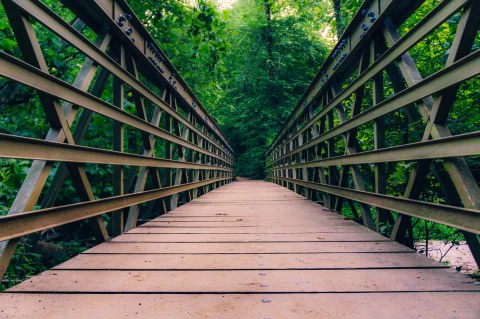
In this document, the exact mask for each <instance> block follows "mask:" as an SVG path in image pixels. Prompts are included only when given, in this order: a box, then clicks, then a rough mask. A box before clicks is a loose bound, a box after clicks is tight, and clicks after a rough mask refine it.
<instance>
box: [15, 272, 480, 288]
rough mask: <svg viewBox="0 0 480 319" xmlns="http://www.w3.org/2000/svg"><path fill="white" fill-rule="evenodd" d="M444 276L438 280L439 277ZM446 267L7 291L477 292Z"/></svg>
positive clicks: (167, 277) (96, 279)
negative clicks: (446, 269)
mask: <svg viewBox="0 0 480 319" xmlns="http://www.w3.org/2000/svg"><path fill="white" fill-rule="evenodd" d="M439 278H442V280H439ZM472 283H473V280H472V279H471V278H467V277H465V276H463V275H461V274H454V273H450V272H447V271H445V270H444V269H375V270H262V271H258V270H242V271H239V270H235V271H228V270H215V271H190V270H185V271H168V270H167V271H142V270H128V271H122V270H107V271H98V270H96V271H95V270H94V271H88V270H50V271H45V272H43V273H41V274H39V275H37V276H35V277H33V278H31V279H29V280H27V281H24V282H22V283H20V284H19V285H17V286H15V287H13V288H11V289H9V292H14V291H26V292H96V293H99V292H101V293H108V292H116V293H117V292H123V293H125V292H128V293H134V292H135V293H142V292H149V293H188V292H189V293H214V292H215V293H218V292H222V293H223V292H225V293H227V292H228V293H237V292H241V293H247V292H248V293H258V292H264V293H268V292H276V293H278V292H282V293H285V292H309V293H311V292H322V293H342V292H357V293H359V292H381V291H387V292H400V291H404V292H410V291H474V290H475V291H479V292H480V287H479V286H478V285H473V284H472Z"/></svg>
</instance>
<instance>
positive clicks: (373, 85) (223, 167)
mask: <svg viewBox="0 0 480 319" xmlns="http://www.w3.org/2000/svg"><path fill="white" fill-rule="evenodd" d="M1 2H2V5H3V9H4V11H5V13H6V15H7V18H8V20H9V22H10V26H11V29H12V32H13V34H14V36H15V39H16V41H17V44H18V50H19V56H15V55H14V54H11V53H7V52H5V51H1V52H0V76H1V80H2V81H4V82H2V83H3V84H5V86H4V87H7V88H9V89H10V90H12V92H13V91H18V90H22V89H28V90H29V91H30V92H34V93H35V98H36V99H37V100H36V101H37V104H38V105H39V107H41V108H42V109H43V111H44V114H45V121H46V123H47V124H48V126H49V131H48V132H47V133H46V134H44V135H42V136H40V135H39V136H32V135H28V137H26V136H17V135H11V134H3V133H1V134H0V158H6V159H14V160H29V161H31V166H30V169H29V172H28V174H27V176H26V177H25V180H24V181H23V184H22V186H21V187H20V188H19V189H18V194H17V197H16V199H15V201H14V202H13V204H12V205H11V207H9V212H8V214H7V215H6V216H2V217H0V241H1V246H0V253H1V259H0V262H1V263H0V274H2V275H3V274H4V273H5V271H6V270H7V267H8V265H9V263H10V260H11V258H12V256H13V255H14V253H15V250H16V248H17V247H18V246H19V245H22V240H23V239H22V238H25V237H26V236H29V235H31V234H35V233H38V232H42V231H47V230H49V229H52V228H56V229H63V230H64V231H72V230H73V229H81V230H82V231H83V232H85V233H86V235H88V236H91V237H94V238H95V239H96V240H97V241H98V242H99V244H98V245H97V246H95V247H93V248H91V249H89V250H87V251H85V252H83V253H82V254H80V255H78V256H77V257H74V258H72V259H71V260H68V261H66V262H64V263H62V264H60V265H58V266H56V267H54V268H52V269H50V270H48V271H45V272H43V273H41V274H39V275H37V276H34V277H32V278H29V279H27V280H25V281H24V282H22V283H20V284H18V285H16V286H14V287H12V288H10V289H8V290H7V291H5V292H4V293H2V294H1V295H0V318H48V319H53V318H136V317H139V318H153V317H160V318H196V317H204V318H212V317H215V318H245V317H253V318H412V317H423V318H479V316H480V303H479V302H478V301H479V300H480V299H479V297H480V286H479V285H478V284H475V279H474V278H472V277H467V276H463V275H462V274H459V273H453V272H451V271H449V270H448V267H447V266H445V265H443V264H440V263H436V262H433V261H431V260H429V259H426V258H425V257H423V256H420V255H418V254H416V253H414V251H413V250H412V249H410V248H408V247H407V246H405V245H403V244H407V245H411V243H412V240H413V231H412V229H413V221H414V220H417V221H418V220H427V221H429V222H435V223H439V224H443V225H447V226H450V227H453V228H455V229H457V230H458V232H460V233H461V234H462V235H463V237H464V238H465V240H466V242H467V243H468V245H469V247H470V250H471V251H472V254H473V256H474V258H475V259H476V261H477V264H478V263H479V262H480V244H479V240H478V234H480V215H479V214H480V189H479V186H478V185H479V181H478V176H477V175H478V172H475V170H472V169H471V167H470V166H469V163H470V159H471V158H472V157H475V156H477V157H478V155H479V154H480V143H479V137H480V135H479V134H480V131H479V128H478V127H474V128H473V129H472V130H471V131H468V132H464V131H458V130H456V127H455V122H452V121H449V119H450V115H451V114H452V110H455V108H456V107H458V104H459V103H460V104H461V106H462V103H467V102H466V101H460V102H459V101H458V99H457V95H458V92H459V91H461V90H462V88H464V87H465V86H468V87H469V88H470V89H473V90H479V86H478V76H479V74H480V50H478V47H479V43H478V42H479V39H478V30H479V25H480V19H478V16H479V15H480V2H479V1H477V0H455V1H449V0H445V1H439V2H438V3H437V4H436V5H433V4H432V3H430V2H429V1H423V0H409V1H405V0H402V1H400V0H367V1H365V3H364V4H363V5H362V8H361V10H360V11H359V12H358V13H357V15H356V16H355V18H354V19H353V21H352V23H351V25H350V26H349V27H348V28H347V29H346V31H345V33H344V34H343V36H342V37H341V39H340V40H339V42H338V44H337V45H336V46H335V48H334V50H333V51H332V53H331V54H330V56H329V57H328V59H327V60H326V62H325V63H324V65H323V66H322V68H321V69H320V71H319V72H318V74H317V76H316V77H315V79H314V80H313V82H312V84H311V85H310V86H309V88H308V89H307V91H306V92H305V94H304V95H303V97H302V98H301V100H300V101H299V103H298V105H297V106H296V107H295V109H294V111H293V112H292V114H291V116H290V117H289V118H288V120H287V122H286V123H285V125H284V127H283V128H282V129H281V130H280V132H279V133H278V135H277V136H276V138H275V139H274V141H273V143H272V144H271V146H270V148H269V149H268V151H267V152H266V154H265V156H266V172H267V180H268V181H251V180H244V179H241V178H237V179H236V180H235V178H234V165H235V153H234V151H233V149H232V148H231V146H230V145H229V144H228V142H227V140H226V139H225V137H224V134H223V133H222V131H221V130H220V129H219V127H218V125H217V124H216V122H215V120H214V119H213V118H211V117H210V116H209V114H208V113H207V112H206V110H205V109H204V107H203V106H202V105H201V103H200V102H199V101H198V99H197V98H196V97H195V96H194V94H193V93H192V91H191V90H190V88H189V87H188V86H187V84H186V83H185V82H184V80H183V79H182V78H181V76H180V75H179V74H178V73H177V71H176V70H175V68H174V66H173V65H172V64H171V63H170V62H169V60H168V59H167V58H166V57H165V55H164V54H163V52H162V51H161V50H160V48H159V47H158V45H157V44H156V42H155V41H154V39H153V38H152V37H151V36H150V35H149V33H148V32H147V30H146V29H145V28H144V26H143V25H142V24H141V22H140V21H139V20H138V18H137V17H136V16H135V15H134V13H133V12H132V11H131V9H130V8H129V7H128V5H127V3H126V2H125V1H124V0H95V1H94V0H89V1H61V3H62V4H63V6H52V7H48V6H47V5H45V4H44V3H43V2H41V1H38V0H2V1H1ZM413 14H416V15H420V16H421V17H422V19H421V21H420V22H416V23H415V24H414V25H412V24H411V21H410V20H409V18H410V17H411V16H412V15H413ZM452 19H454V20H455V21H456V22H455V26H456V27H455V28H452V29H451V39H452V43H451V45H450V47H449V49H448V52H446V53H445V55H444V59H442V61H443V62H442V63H443V67H442V68H440V69H438V70H436V69H434V70H429V72H430V74H423V73H422V70H421V69H419V68H418V66H417V64H416V62H417V61H415V59H414V58H413V57H412V56H411V55H410V51H412V52H414V51H415V48H416V45H417V44H418V43H420V42H421V41H425V40H426V39H430V41H431V37H432V36H435V34H436V33H435V32H437V31H438V29H439V28H443V27H444V24H445V23H447V21H448V22H449V23H450V21H451V20H452ZM39 30H42V32H46V34H48V36H49V37H52V38H54V37H56V38H59V39H60V40H61V41H62V43H63V51H62V52H58V55H59V58H67V57H70V56H75V57H76V59H81V60H82V61H81V63H74V64H75V65H73V66H71V67H72V70H70V71H71V74H73V75H75V78H74V79H73V80H68V79H64V78H61V77H58V76H57V75H56V74H55V72H52V73H50V72H51V68H50V66H49V64H48V60H46V59H45V57H44V54H43V51H42V50H43V49H44V45H43V43H42V39H45V36H42V37H38V35H37V33H38V32H39ZM442 30H443V29H442ZM47 38H48V37H47ZM447 53H448V54H447ZM468 103H472V102H468ZM463 107H466V104H463ZM477 112H478V110H477ZM399 114H403V115H402V117H401V118H402V119H403V120H404V121H405V122H406V123H405V125H406V127H407V128H408V129H407V130H406V133H405V134H406V137H407V138H405V136H404V138H403V139H401V140H400V141H398V140H395V138H393V137H392V136H394V135H392V132H391V129H392V128H391V127H390V126H389V125H388V123H393V122H395V120H396V119H397V120H398V116H399ZM95 121H97V122H98V121H100V122H101V123H103V125H104V127H109V128H110V131H109V132H108V134H106V132H98V131H92V127H93V128H94V127H95V126H94V125H92V123H94V122H95ZM102 121H103V122H102ZM452 123H453V124H452ZM372 128H373V130H371V129H372ZM366 129H370V131H373V136H366V135H365V134H363V133H364V131H365V130H366ZM412 132H413V133H415V134H413V133H412ZM32 134H33V133H32ZM102 134H104V135H102ZM105 140H107V141H109V143H110V144H111V145H108V146H105V142H104V141H105ZM98 141H103V144H102V143H98ZM96 143H97V144H96ZM405 163H408V165H406V164H405ZM397 165H406V166H407V167H409V168H410V169H407V170H406V175H407V176H405V179H406V183H405V187H404V189H401V191H400V190H399V189H396V191H395V192H393V191H392V185H391V183H390V182H389V176H390V175H391V174H392V168H394V167H395V166H397ZM93 168H95V170H94V169H93ZM92 172H101V174H95V173H92ZM475 174H477V175H475ZM107 178H108V179H109V180H111V181H112V190H111V191H105V192H100V191H99V189H101V185H102V180H103V179H107ZM234 180H235V181H234ZM427 181H428V183H431V182H432V181H435V183H436V185H437V186H438V187H439V188H440V189H441V191H442V192H443V195H441V196H440V195H439V196H437V197H435V196H430V197H428V196H425V192H426V189H427ZM65 183H68V185H71V187H73V188H74V189H75V192H76V195H77V199H76V200H75V201H73V202H65V198H64V197H63V196H61V195H62V193H63V192H64V185H65ZM282 186H283V187H282ZM347 211H348V212H349V215H348V217H347V216H345V215H342V214H341V213H345V212H347ZM362 224H363V225H362ZM384 229H390V231H389V232H388V233H385V231H384ZM380 232H381V233H382V234H380ZM385 235H388V237H387V236H385ZM477 283H478V282H477Z"/></svg>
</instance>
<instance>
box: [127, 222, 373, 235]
mask: <svg viewBox="0 0 480 319" xmlns="http://www.w3.org/2000/svg"><path fill="white" fill-rule="evenodd" d="M150 225H151V224H150ZM147 231H149V232H151V233H155V232H159V233H162V234H175V233H177V234H307V233H315V234H317V233H361V232H365V231H366V230H364V229H362V228H360V227H355V225H351V226H328V227H325V226H323V227H321V228H320V227H304V226H302V227H282V228H279V227H268V226H263V227H262V226H261V227H256V226H252V227H237V228H235V227H225V228H222V227H201V226H199V227H174V226H140V227H137V228H135V229H132V230H131V231H130V232H129V234H133V233H145V232H147Z"/></svg>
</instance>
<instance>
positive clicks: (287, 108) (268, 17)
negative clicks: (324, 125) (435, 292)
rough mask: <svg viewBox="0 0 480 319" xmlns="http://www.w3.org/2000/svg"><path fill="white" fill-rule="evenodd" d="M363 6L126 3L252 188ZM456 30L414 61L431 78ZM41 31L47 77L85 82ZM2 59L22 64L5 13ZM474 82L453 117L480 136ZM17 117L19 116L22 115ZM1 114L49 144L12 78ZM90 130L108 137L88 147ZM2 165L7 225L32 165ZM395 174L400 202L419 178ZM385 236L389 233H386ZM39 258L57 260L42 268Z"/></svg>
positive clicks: (401, 169) (24, 270)
mask: <svg viewBox="0 0 480 319" xmlns="http://www.w3.org/2000/svg"><path fill="white" fill-rule="evenodd" d="M42 2H43V3H45V4H46V5H48V6H49V7H51V8H55V11H56V12H57V11H60V12H63V13H64V17H63V18H64V19H65V20H68V18H69V17H70V13H69V11H68V9H66V8H63V6H62V4H61V2H59V1H54V0H42ZM439 2H440V1H437V0H429V1H426V2H425V4H424V5H423V6H422V7H421V8H420V10H419V12H418V15H417V16H413V17H412V18H411V19H410V20H409V21H408V23H407V25H406V26H405V30H407V29H408V28H411V27H413V26H414V25H415V24H416V23H417V22H418V21H419V20H420V19H421V18H422V17H423V16H422V10H424V11H425V12H429V10H431V8H432V7H434V6H435V5H436V4H438V3H439ZM361 3H362V1H360V0H290V1H286V0H239V1H231V2H228V1H227V2H225V1H220V0H218V1H213V0H161V1H160V0H145V1H129V5H130V6H131V7H132V9H133V10H134V11H135V12H136V14H137V15H138V17H139V19H140V20H141V21H143V22H144V25H145V27H146V28H147V29H148V31H149V32H150V33H151V35H152V36H153V37H154V38H155V39H156V41H157V43H158V45H159V46H160V47H161V49H162V50H163V51H164V52H165V54H166V55H167V57H168V58H169V59H170V60H171V62H172V63H173V65H175V67H176V68H177V69H178V71H179V73H180V74H181V75H182V77H183V78H184V79H185V81H186V82H187V83H188V84H189V86H190V87H191V89H192V90H193V91H194V93H195V94H196V95H197V97H198V98H199V100H200V101H201V102H202V104H203V105H204V106H205V108H206V109H207V110H208V111H209V112H210V114H211V115H212V116H213V117H214V118H215V119H216V120H217V122H218V124H219V126H220V127H221V128H222V130H223V132H224V134H225V135H226V137H227V139H228V141H229V142H230V144H231V145H232V147H233V149H234V150H235V152H236V175H237V176H244V177H249V178H254V179H261V178H264V177H265V157H264V153H265V151H266V150H267V148H268V146H269V145H270V143H271V142H272V141H273V139H274V137H275V135H276V134H277V132H278V131H279V130H280V128H281V127H282V125H283V123H284V122H285V120H286V119H287V118H288V116H289V114H290V113H291V111H292V110H293V108H294V107H295V105H296V104H297V102H298V100H299V98H300V97H301V96H302V94H303V93H304V92H305V89H306V88H307V86H308V85H309V83H310V82H311V80H312V78H313V77H314V76H315V74H316V73H317V71H318V69H319V68H320V66H321V65H322V63H323V62H324V61H325V59H326V57H327V56H328V54H329V53H330V51H331V49H332V48H333V46H334V45H335V44H336V42H337V39H338V38H339V37H340V36H341V34H342V33H343V31H344V30H345V28H346V27H347V25H348V23H349V21H350V20H351V19H352V18H353V16H354V14H355V13H356V12H357V9H358V8H359V7H360V5H361ZM70 18H73V16H72V17H70ZM457 25H458V16H453V17H451V18H450V19H449V20H448V21H447V22H446V23H444V24H443V25H442V26H441V27H440V28H439V29H438V30H437V31H436V32H435V33H434V34H432V35H431V36H429V37H428V38H427V39H426V40H425V41H423V42H421V43H419V44H418V45H417V46H415V49H414V50H412V51H411V52H410V53H411V54H412V57H413V58H414V59H415V60H416V61H418V67H419V69H420V72H421V73H422V75H423V76H425V77H426V76H428V75H430V74H432V73H433V72H435V71H436V70H439V69H440V68H441V66H442V65H443V62H444V61H445V60H446V59H447V58H448V52H449V49H450V46H451V43H452V30H455V29H456V28H457ZM37 28H38V30H37V35H38V37H40V38H41V39H40V40H41V43H42V45H43V46H44V47H43V49H44V50H43V51H44V55H45V59H46V62H47V64H48V66H49V70H50V72H51V73H52V74H54V75H55V76H57V77H58V78H60V79H62V80H64V81H66V82H68V83H71V82H72V81H73V74H75V73H76V72H73V71H72V70H76V71H78V69H79V65H80V63H79V61H80V60H81V59H82V58H83V57H82V56H81V55H79V54H78V53H77V51H75V50H73V49H71V47H70V46H69V45H68V44H67V43H65V42H64V41H62V40H61V39H60V38H57V37H50V35H49V34H48V33H47V32H46V31H44V30H43V29H42V26H40V25H39V26H37ZM83 34H84V35H85V36H86V37H89V36H90V37H91V40H93V33H92V34H91V32H89V30H88V28H87V29H85V30H84V31H83ZM42 37H43V38H42ZM477 38H478V36H477ZM477 43H478V39H477ZM476 45H477V46H478V44H476ZM0 48H1V50H2V51H5V52H7V53H9V54H12V55H13V56H16V57H21V54H20V52H19V49H18V46H17V42H16V39H15V37H14V34H13V32H12V30H11V27H10V25H9V21H8V19H7V17H6V14H5V12H4V8H3V7H2V6H1V5H0ZM60 50H64V51H67V52H68V50H71V54H70V57H69V58H68V59H61V58H58V56H57V55H56V54H55V52H57V51H60ZM476 81H478V78H475V79H474V80H471V81H469V82H468V83H467V84H466V85H464V86H463V87H462V91H461V96H460V99H459V101H467V102H468V104H469V105H470V106H469V107H468V108H463V109H462V108H460V107H459V106H458V105H459V103H457V106H456V108H455V109H454V110H453V113H452V116H451V118H452V121H455V130H456V131H455V132H454V133H455V134H459V133H464V132H471V131H473V130H475V129H478V123H479V121H480V119H479V112H478V107H479V106H478V103H479V100H480V92H479V91H477V90H474V89H472V87H474V84H475V82H476ZM370 89H371V88H370ZM111 90H112V89H111V83H109V84H108V85H107V89H106V90H105V92H104V93H103V95H102V97H101V98H102V99H104V100H106V101H109V99H110V100H111ZM128 107H129V105H127V108H128ZM19 109H21V110H22V112H18V110H19ZM0 115H1V116H0V133H6V134H13V135H20V136H27V137H35V138H42V137H44V136H45V135H46V133H47V132H48V123H47V122H46V119H45V116H44V115H43V110H42V108H41V107H40V102H39V101H38V98H36V93H35V91H33V90H31V89H29V88H27V87H25V86H21V85H18V84H16V83H14V82H11V81H7V80H4V79H3V78H2V79H0ZM390 121H391V122H390V123H388V125H390V126H391V127H392V128H394V129H392V131H393V132H395V133H394V134H392V135H391V136H389V137H388V138H389V139H390V140H391V141H396V142H398V141H405V142H408V141H415V140H418V139H419V138H421V136H418V135H419V134H421V133H419V132H418V130H416V127H417V126H418V125H419V124H420V123H414V122H413V123H411V122H410V123H409V122H408V120H407V115H406V114H405V113H402V112H398V113H396V114H395V116H392V117H391V118H390ZM110 125H111V123H110V122H108V121H106V120H105V119H104V118H102V117H94V118H93V120H92V122H91V124H90V130H89V131H88V132H87V133H86V134H87V138H85V140H86V142H85V144H84V145H85V146H96V145H109V144H110V142H111V139H112V136H111V133H109V131H110V129H104V128H105V127H108V126H110ZM91 131H97V132H100V131H102V132H103V131H105V133H104V134H103V135H98V136H88V134H90V133H89V132H91ZM109 134H110V135H109ZM362 134H363V135H362ZM362 134H360V135H359V141H360V143H361V144H362V146H365V148H368V147H371V145H370V144H371V143H372V142H371V141H372V138H371V135H372V132H367V133H365V132H364V133H362ZM369 143H370V144H369ZM367 144H368V145H367ZM397 144H401V143H400V142H399V143H397ZM0 163H1V165H0V215H4V214H6V213H7V212H8V210H9V209H10V207H11V205H12V203H13V201H14V199H15V196H16V194H17V192H18V189H19V188H20V186H21V184H22V182H23V180H24V178H25V176H26V174H27V172H28V169H29V167H30V165H31V162H30V161H21V160H6V159H0ZM469 165H470V168H471V170H472V171H473V172H474V174H475V176H476V177H478V176H480V160H478V158H477V157H472V158H470V159H469ZM108 169H110V168H108ZM108 169H102V168H101V167H100V166H89V167H87V173H88V174H89V175H90V176H91V178H92V179H95V181H96V182H95V183H92V185H94V186H93V192H94V194H95V196H96V197H98V198H104V197H107V195H110V194H111V193H112V185H111V182H110V180H109V179H107V178H103V177H104V176H109V174H110V173H111V172H110V171H108ZM390 169H391V171H392V174H390V176H389V183H390V185H393V187H392V189H394V191H396V193H395V194H394V195H396V196H398V195H401V193H402V192H401V189H403V188H404V187H405V185H406V183H407V180H406V176H408V174H407V173H409V172H410V171H411V170H412V166H411V163H405V164H402V165H397V166H396V167H393V166H392V167H390ZM110 170H111V169H110ZM371 180H373V177H372V178H371V179H370V183H371V184H373V182H372V181H371ZM477 181H478V179H477ZM49 182H50V181H47V183H49ZM429 185H430V186H428V187H427V191H426V195H425V196H427V195H428V196H430V197H431V198H433V199H434V201H436V202H444V198H443V197H442V195H439V192H438V182H437V181H436V180H434V179H432V180H430V181H429ZM368 187H371V185H370V186H368ZM76 196H77V195H76V191H75V188H74V187H73V186H72V185H71V182H70V181H69V180H68V179H67V180H66V181H65V184H64V185H63V188H62V192H60V195H59V197H58V198H57V204H62V203H70V202H75V201H78V199H77V197H76ZM42 205H43V204H42ZM38 207H40V204H38V205H37V206H36V208H38ZM415 222H416V223H417V224H415V225H416V228H415V231H416V235H417V237H419V238H424V237H425V233H426V232H430V236H431V238H440V239H446V240H457V241H458V240H460V239H462V237H461V235H459V233H458V232H457V231H455V230H454V229H451V228H448V227H444V226H433V224H427V223H426V222H425V224H424V223H419V220H416V221H415ZM388 231H389V229H386V230H385V231H384V233H388ZM51 232H53V233H52V234H51V233H50V232H46V233H43V234H42V235H41V236H42V239H46V241H48V238H49V236H52V238H57V237H56V234H55V232H54V231H53V230H52V231H51ZM79 238H80V237H79V236H78V233H75V232H71V233H68V235H67V236H62V237H61V238H60V240H58V241H59V242H60V243H59V244H58V245H50V246H49V245H48V243H47V244H45V246H46V247H39V246H38V243H37V242H38V235H37V236H30V238H29V239H28V240H25V241H24V242H23V244H22V245H20V246H19V248H18V249H17V252H16V254H15V257H14V259H13V262H12V263H11V266H10V268H9V271H8V273H7V277H8V278H10V281H7V282H6V283H4V284H2V285H3V286H2V287H3V288H4V287H6V286H8V285H11V284H12V283H14V282H15V280H16V279H17V278H25V276H28V275H31V274H34V273H37V272H39V271H42V270H44V269H46V268H48V267H51V266H53V265H55V264H56V263H58V262H60V261H62V260H65V259H67V258H69V257H70V256H72V255H75V254H77V253H78V252H80V251H83V250H84V249H86V248H88V247H90V246H91V245H92V241H91V240H90V239H79ZM42 249H43V250H42ZM39 250H40V251H42V252H47V255H49V256H51V255H55V256H56V258H55V259H52V258H45V254H44V255H42V254H41V253H39Z"/></svg>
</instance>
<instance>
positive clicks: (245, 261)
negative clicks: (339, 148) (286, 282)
mask: <svg viewBox="0 0 480 319" xmlns="http://www.w3.org/2000/svg"><path fill="white" fill-rule="evenodd" d="M131 257H133V256H129V257H127V258H126V257H125V255H117V254H105V255H102V254H81V255H79V256H77V257H75V258H73V259H71V260H69V261H67V262H65V263H63V264H61V265H59V266H57V267H55V268H54V269H55V270H58V269H116V270H145V269H152V270H160V269H162V270H165V269H170V270H172V269H204V270H205V269H209V270H212V269H218V270H220V269H340V268H342V269H346V268H350V269H359V268H362V269H365V268H413V267H417V268H433V267H434V268H438V267H448V266H443V265H442V264H439V263H435V262H433V261H432V260H430V259H428V258H426V257H424V256H421V255H418V254H414V255H413V256H412V255H411V254H398V253H385V254H371V253H369V254H367V253H358V254H351V253H334V254H277V255H263V254H249V255H238V256H237V255H231V254H221V255H215V254H209V255H207V256H205V255H190V254H185V255H184V254H178V255H162V254H145V255H138V256H134V258H131Z"/></svg>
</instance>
